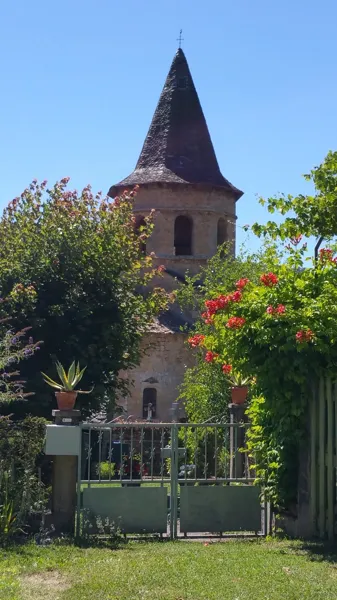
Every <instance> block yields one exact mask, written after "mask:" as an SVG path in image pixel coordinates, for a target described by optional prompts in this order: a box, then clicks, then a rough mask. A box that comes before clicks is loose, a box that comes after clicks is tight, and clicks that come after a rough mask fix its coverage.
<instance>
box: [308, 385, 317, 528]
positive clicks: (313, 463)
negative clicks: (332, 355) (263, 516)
mask: <svg viewBox="0 0 337 600" xmlns="http://www.w3.org/2000/svg"><path fill="white" fill-rule="evenodd" d="M318 399H319V396H318V386H317V384H316V383H315V384H314V389H313V393H312V396H311V407H310V408H311V410H310V417H311V418H310V513H311V523H312V527H313V533H316V531H317V452H316V448H317V414H318V411H317V404H318Z"/></svg>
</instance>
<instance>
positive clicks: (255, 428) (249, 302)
mask: <svg viewBox="0 0 337 600" xmlns="http://www.w3.org/2000/svg"><path fill="white" fill-rule="evenodd" d="M307 178H308V179H309V180H312V181H313V182H314V184H315V187H316V195H315V197H307V196H306V197H304V196H299V197H298V198H295V199H294V198H292V197H290V196H289V197H287V198H286V199H285V198H284V197H282V198H281V199H280V198H279V199H277V200H276V199H269V200H268V210H269V211H270V212H274V211H275V210H279V211H280V212H281V214H282V215H284V214H286V213H287V212H289V211H292V212H293V214H294V216H293V217H287V218H286V219H285V220H284V222H283V223H281V225H278V224H276V223H272V222H269V223H268V224H267V225H266V226H257V225H255V226H254V227H253V230H254V231H255V232H256V233H257V234H258V235H265V236H266V238H269V240H270V239H271V240H273V242H272V244H271V245H270V246H269V245H268V244H266V245H265V247H264V249H263V256H262V260H261V261H260V262H259V263H258V264H257V269H255V270H254V271H253V277H252V276H251V275H250V274H249V273H248V272H246V273H243V274H242V275H243V278H242V279H241V280H238V281H237V283H236V284H235V285H232V289H231V290H230V293H229V294H228V287H227V281H226V280H225V278H224V272H223V267H221V268H220V269H219V273H220V277H217V275H216V274H215V273H214V272H212V268H211V266H210V269H211V273H210V278H211V279H212V280H215V281H216V280H217V279H218V285H217V286H214V288H213V289H212V287H211V286H210V287H208V288H207V290H206V301H205V306H206V311H205V313H204V315H203V319H202V320H201V321H200V322H199V323H198V326H197V328H196V336H194V338H192V344H191V345H192V347H194V348H196V350H195V351H196V352H197V353H198V354H199V359H198V360H199V364H200V363H201V361H202V360H203V358H205V359H206V361H207V362H206V363H205V365H206V366H204V369H205V370H208V371H209V377H211V376H212V377H213V373H214V370H215V369H218V374H219V376H221V375H222V376H223V377H224V378H226V375H227V373H228V372H229V370H230V369H231V368H232V369H233V371H234V372H237V371H239V372H240V373H241V374H242V376H243V377H249V378H252V381H253V383H252V385H251V397H252V400H251V402H250V406H249V417H250V420H251V422H252V427H251V429H250V433H249V448H250V451H251V453H252V454H254V456H255V459H256V473H257V482H258V483H263V484H265V485H266V490H267V493H268V494H269V497H270V498H271V500H272V501H273V502H274V503H275V504H277V505H278V506H279V507H281V508H282V507H289V506H291V505H292V504H293V503H294V502H296V499H297V481H298V455H299V445H300V443H301V442H302V441H303V439H304V438H305V437H306V435H307V426H308V423H307V419H308V410H307V409H308V398H309V397H310V394H311V393H312V389H313V386H314V385H315V382H316V380H317V379H318V378H319V377H320V376H322V375H323V376H329V375H331V376H333V377H335V373H336V365H337V259H336V258H334V254H335V250H336V246H333V245H330V248H323V249H321V251H320V254H319V257H318V260H317V261H312V262H310V261H311V259H309V258H306V244H301V235H300V234H304V235H306V236H309V235H316V236H321V237H332V236H333V235H335V234H336V233H337V220H336V219H337V217H336V214H337V212H336V206H337V204H336V203H337V195H336V181H337V153H335V154H333V153H329V155H328V156H327V158H326V160H325V162H324V163H323V164H322V165H321V166H320V167H317V168H315V169H314V170H313V171H312V172H311V174H310V175H309V176H307ZM285 238H290V240H289V243H288V244H287V245H286V246H285V247H282V245H277V242H280V241H281V242H282V241H283V240H284V239H285ZM277 248H278V249H277ZM234 262H235V261H234ZM239 264H240V266H241V262H240V261H239ZM231 283H232V284H233V279H232V280H231Z"/></svg>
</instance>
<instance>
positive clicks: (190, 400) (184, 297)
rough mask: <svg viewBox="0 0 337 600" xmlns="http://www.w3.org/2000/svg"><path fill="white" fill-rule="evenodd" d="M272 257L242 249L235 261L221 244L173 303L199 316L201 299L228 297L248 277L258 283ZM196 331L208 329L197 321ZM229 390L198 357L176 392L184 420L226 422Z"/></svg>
mask: <svg viewBox="0 0 337 600" xmlns="http://www.w3.org/2000/svg"><path fill="white" fill-rule="evenodd" d="M272 257H273V251H272V249H270V250H269V251H268V253H267V252H265V251H264V250H263V249H262V250H261V251H259V252H257V253H255V254H249V253H248V251H247V250H246V249H245V248H241V251H240V253H239V255H238V256H237V257H236V258H235V257H234V255H233V251H232V247H231V245H230V244H224V246H223V247H222V248H220V249H219V251H218V253H217V254H216V255H215V256H214V257H213V258H211V260H210V261H209V263H208V266H207V267H206V268H205V269H203V270H202V272H201V273H200V274H199V275H196V276H195V277H189V278H187V285H181V286H180V288H179V290H178V293H177V299H178V301H179V303H180V305H181V306H182V307H183V308H184V309H190V310H198V311H199V312H202V311H203V310H204V302H205V298H211V297H213V296H214V295H215V294H217V293H219V292H221V293H228V292H229V291H231V290H232V288H233V286H234V285H235V282H236V281H237V280H238V279H240V278H242V277H249V278H250V280H251V281H258V278H259V274H260V273H261V272H262V271H263V269H266V268H268V266H269V265H270V263H271V261H272ZM201 281H202V284H201V283H200V282H201ZM197 331H198V333H200V334H206V333H207V331H208V327H207V325H205V324H204V322H203V321H199V323H198V325H197ZM212 349H213V348H210V350H212ZM229 388H230V384H229V382H228V381H227V380H226V378H225V377H224V376H223V374H222V372H221V370H220V369H219V368H218V367H216V366H215V365H214V364H213V363H205V361H204V356H203V354H202V353H199V354H198V355H197V357H196V365H195V366H194V367H192V368H190V369H187V371H186V374H185V377H184V382H183V384H182V386H181V390H180V398H182V399H183V400H184V405H185V410H186V413H187V416H188V420H189V421H191V422H194V423H202V422H204V421H211V420H214V421H219V420H222V421H227V420H228V403H229V401H230V389H229Z"/></svg>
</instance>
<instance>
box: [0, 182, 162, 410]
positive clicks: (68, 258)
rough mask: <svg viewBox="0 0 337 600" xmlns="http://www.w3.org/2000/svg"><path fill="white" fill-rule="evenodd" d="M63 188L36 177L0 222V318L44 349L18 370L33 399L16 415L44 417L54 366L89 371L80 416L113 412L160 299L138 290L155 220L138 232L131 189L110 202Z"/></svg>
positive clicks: (145, 274)
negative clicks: (76, 365)
mask: <svg viewBox="0 0 337 600" xmlns="http://www.w3.org/2000/svg"><path fill="white" fill-rule="evenodd" d="M68 183H69V177H65V178H63V179H61V180H60V181H59V182H57V183H56V184H55V185H53V186H50V187H48V185H47V182H46V181H43V182H42V183H38V182H37V181H36V180H34V181H33V182H32V183H31V184H30V186H29V187H28V188H27V189H26V190H24V192H23V193H22V194H21V196H19V197H18V198H15V199H14V200H12V202H10V203H9V205H8V206H7V207H6V208H5V210H4V213H3V215H2V218H1V220H0V238H1V246H0V295H1V296H2V297H3V298H5V303H4V306H5V310H6V313H7V316H9V317H10V318H11V324H12V326H13V327H14V328H15V329H16V330H21V329H23V328H24V327H26V325H27V324H29V325H30V326H31V327H32V335H33V336H34V338H35V339H42V340H43V341H44V346H43V352H40V353H39V352H38V353H36V354H35V355H34V356H33V357H32V359H31V360H30V361H29V363H30V364H29V365H27V366H26V364H25V363H23V364H22V369H21V371H22V376H23V377H24V378H25V379H27V387H26V391H27V392H30V391H34V392H35V395H34V396H32V399H29V400H27V401H26V402H25V403H20V402H19V403H15V406H13V411H14V412H15V413H17V414H18V416H20V417H21V416H23V415H24V414H25V413H27V412H28V413H30V414H38V415H45V416H49V415H50V410H51V403H52V402H53V396H52V394H51V393H50V392H49V391H48V389H46V386H45V385H44V383H43V380H42V377H41V374H40V372H41V371H44V372H47V373H49V372H50V368H51V365H52V364H53V362H54V360H55V359H59V360H61V361H62V362H65V363H68V364H70V363H71V362H72V361H73V360H74V358H76V360H79V361H80V363H81V364H82V365H87V370H86V374H85V378H86V382H85V383H84V386H85V385H87V386H89V387H91V386H92V385H94V391H93V393H92V394H89V395H87V396H85V397H83V398H81V401H82V405H81V408H82V410H83V411H84V413H88V412H90V411H92V410H99V409H100V408H101V407H102V406H103V405H104V404H108V403H110V407H111V408H113V399H114V397H115V394H116V390H118V391H119V392H120V391H122V390H123V388H122V386H123V381H122V380H121V378H119V377H118V373H119V371H120V370H121V369H127V368H130V367H132V366H134V365H135V364H138V362H139V360H140V340H141V338H142V336H143V333H144V331H145V330H146V327H147V326H148V324H149V322H151V320H152V318H153V317H154V316H155V315H157V314H158V312H159V311H160V310H161V309H162V308H163V307H165V305H166V302H167V297H166V294H165V293H164V291H163V290H161V289H159V288H157V289H154V290H153V291H152V292H151V293H148V294H146V295H145V294H142V293H140V292H141V290H142V289H144V287H146V286H147V284H148V283H149V281H150V280H151V279H152V278H153V277H154V276H155V275H157V273H158V270H157V269H156V268H155V266H154V264H153V258H152V256H150V255H146V254H145V253H143V252H142V244H144V243H145V242H146V240H147V238H148V237H149V236H150V235H151V232H152V229H153V215H152V214H149V215H148V216H146V218H145V221H144V224H143V226H142V228H141V231H138V230H137V227H136V220H135V216H134V214H133V201H134V196H135V194H136V190H134V191H125V192H124V193H122V194H121V196H120V197H119V198H115V199H114V200H112V199H111V198H105V197H103V196H102V194H101V193H98V194H94V193H93V192H92V190H91V187H90V186H89V185H88V186H86V187H85V188H84V189H83V190H82V191H81V192H78V191H77V190H71V189H69V188H68ZM50 374H51V373H50ZM8 410H9V409H8ZM10 410H12V409H10Z"/></svg>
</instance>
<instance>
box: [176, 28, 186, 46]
mask: <svg viewBox="0 0 337 600" xmlns="http://www.w3.org/2000/svg"><path fill="white" fill-rule="evenodd" d="M182 34H183V30H182V29H181V30H180V33H179V37H178V39H177V42H179V48H181V42H183V41H184V38H183V37H181V36H182Z"/></svg>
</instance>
